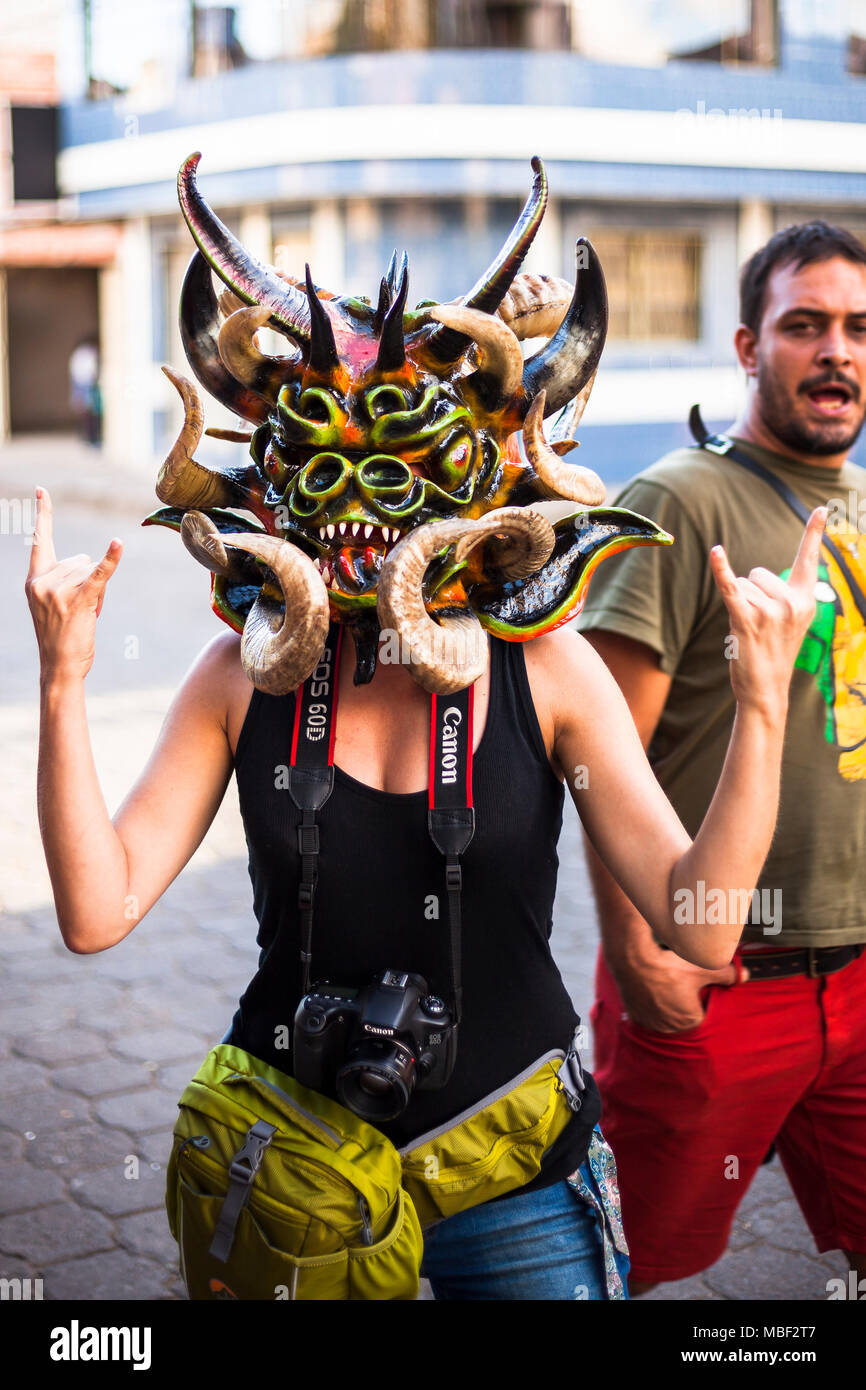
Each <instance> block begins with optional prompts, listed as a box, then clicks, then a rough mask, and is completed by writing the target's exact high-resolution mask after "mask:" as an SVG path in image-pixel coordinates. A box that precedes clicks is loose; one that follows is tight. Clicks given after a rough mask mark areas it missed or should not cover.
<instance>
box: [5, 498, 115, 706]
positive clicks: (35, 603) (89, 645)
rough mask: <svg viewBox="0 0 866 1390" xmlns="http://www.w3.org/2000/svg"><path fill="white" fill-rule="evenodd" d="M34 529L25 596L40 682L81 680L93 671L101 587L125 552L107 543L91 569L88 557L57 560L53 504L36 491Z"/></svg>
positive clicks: (101, 596) (75, 556) (112, 542)
mask: <svg viewBox="0 0 866 1390" xmlns="http://www.w3.org/2000/svg"><path fill="white" fill-rule="evenodd" d="M36 501H37V510H36V529H35V531H34V533H33V548H32V550H31V552H30V568H29V570H28V571H27V579H26V580H25V583H24V592H25V593H26V595H27V602H28V604H29V605H30V612H31V615H32V617H33V625H34V627H35V629H36V640H37V642H38V643H39V660H40V665H41V670H42V677H43V680H44V679H45V678H46V677H47V676H51V677H52V678H54V677H60V678H63V679H65V678H67V677H71V678H77V679H80V680H83V679H84V677H85V676H86V675H87V673H88V671H89V670H90V668H91V666H92V665H93V656H94V646H95V634H96V619H97V618H98V617H99V614H100V613H101V611H102V603H103V599H104V598H105V586H106V585H107V583H108V581H109V579H110V578H111V576H112V575H113V574H114V571H115V570H116V569H117V565H118V561H119V560H120V555H121V551H122V549H123V546H122V544H121V542H120V541H119V540H113V541H111V543H110V545H109V547H108V549H107V551H106V552H105V554H104V555H103V557H102V559H101V560H98V561H97V562H96V563H95V564H94V562H93V561H92V560H91V558H90V556H89V555H72V556H70V557H69V559H67V560H58V559H57V556H56V555H55V553H54V537H53V530H52V510H51V498H50V497H49V495H48V493H47V492H46V491H45V489H44V488H37V489H36Z"/></svg>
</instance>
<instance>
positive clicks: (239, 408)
mask: <svg viewBox="0 0 866 1390" xmlns="http://www.w3.org/2000/svg"><path fill="white" fill-rule="evenodd" d="M223 293H224V294H228V290H225V291H223ZM220 298H222V296H220ZM232 298H234V296H232ZM218 322H219V315H218V312H217V297H216V295H215V294H214V288H213V280H212V278H211V269H210V266H209V265H208V263H207V261H206V260H205V258H204V256H203V255H202V254H201V252H200V251H196V252H195V254H194V255H193V258H192V260H191V261H190V263H189V265H188V266H187V270H186V274H185V276H184V279H183V288H182V289H181V292H180V316H179V325H180V338H181V342H182V343H183V350H184V352H185V353H186V358H187V361H188V362H189V365H190V366H191V367H192V369H193V372H194V373H195V375H196V377H197V379H198V380H199V381H200V382H201V384H202V386H203V387H204V389H205V390H206V391H207V392H208V393H209V394H210V395H211V396H213V397H214V399H215V400H218V401H219V403H220V405H224V406H225V407H226V409H227V410H230V411H231V412H232V414H233V415H240V416H242V417H243V418H244V419H245V420H250V421H251V422H252V423H253V424H256V425H262V424H264V422H265V420H266V419H267V418H268V403H267V401H266V400H264V399H263V397H261V396H258V395H256V394H255V393H254V392H253V391H249V390H247V388H246V387H244V386H241V385H240V384H239V383H238V382H237V381H235V379H234V377H233V376H231V375H230V374H229V373H228V372H227V371H226V369H225V367H224V366H223V363H222V361H221V359H220V355H219V348H218V344H217V324H218Z"/></svg>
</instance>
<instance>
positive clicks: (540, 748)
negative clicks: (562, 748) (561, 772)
mask: <svg viewBox="0 0 866 1390" xmlns="http://www.w3.org/2000/svg"><path fill="white" fill-rule="evenodd" d="M490 647H491V656H490V672H491V685H492V686H494V687H495V693H494V691H491V697H490V711H489V714H488V718H490V719H491V721H492V728H491V730H490V733H491V740H490V741H491V744H492V745H493V746H496V747H500V748H503V747H505V748H507V747H508V741H509V736H510V737H511V738H512V739H513V737H514V735H515V733H516V734H518V736H519V737H520V739H521V741H522V742H523V744H524V746H525V748H526V751H527V752H528V753H529V754H530V756H531V757H532V758H533V759H534V760H535V761H537V762H540V763H543V764H544V766H545V767H547V768H549V769H550V771H551V772H552V771H553V769H552V768H551V767H550V759H549V758H548V756H547V748H546V747H545V743H544V737H543V735H542V732H541V725H540V724H539V722H538V715H537V714H536V712H535V704H534V703H533V699H532V691H531V689H530V686H529V677H528V676H527V674H526V658H525V656H524V654H523V643H522V642H505V641H503V639H502V638H501V637H491V639H490Z"/></svg>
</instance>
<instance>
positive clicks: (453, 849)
mask: <svg viewBox="0 0 866 1390" xmlns="http://www.w3.org/2000/svg"><path fill="white" fill-rule="evenodd" d="M474 707H475V687H474V686H472V685H470V686H469V687H468V688H467V689H466V690H458V691H457V692H456V693H455V694H454V695H443V696H439V695H433V696H431V704H430V774H429V779H428V810H427V829H428V830H429V832H430V838H431V840H432V841H433V843H434V845H435V846H436V848H437V849H438V850H439V852H440V854H443V855H444V856H445V888H446V891H447V894H448V921H449V923H450V931H451V936H450V949H451V984H452V991H453V996H454V998H453V1005H454V1021H455V1023H456V1024H459V1023H460V1018H461V1016H462V1013H463V972H462V965H461V949H460V935H461V930H462V925H461V919H460V893H461V891H462V888H463V868H462V865H461V863H460V856H461V854H464V853H465V851H466V850H467V849H468V848H469V844H470V841H471V840H472V836H473V835H474V834H475V808H474V806H473V805H472V745H473V741H474V740H473V736H472V720H473V712H474Z"/></svg>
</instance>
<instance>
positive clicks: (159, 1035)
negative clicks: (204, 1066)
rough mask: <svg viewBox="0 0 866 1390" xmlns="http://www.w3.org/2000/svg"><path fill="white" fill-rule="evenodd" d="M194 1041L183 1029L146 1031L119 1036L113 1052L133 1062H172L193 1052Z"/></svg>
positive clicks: (191, 1035)
mask: <svg viewBox="0 0 866 1390" xmlns="http://www.w3.org/2000/svg"><path fill="white" fill-rule="evenodd" d="M196 1041H197V1039H196V1037H195V1034H194V1033H192V1034H191V1033H190V1031H189V1030H187V1029H185V1028H184V1029H181V1028H161V1029H147V1030H144V1031H141V1032H131V1033H124V1034H123V1035H122V1036H119V1037H118V1038H117V1039H116V1040H115V1042H114V1051H115V1052H117V1053H119V1055H120V1056H121V1057H130V1058H131V1059H132V1060H133V1061H154V1062H173V1061H176V1060H178V1059H182V1058H184V1057H188V1056H189V1055H190V1053H191V1052H194V1051H195V1043H196ZM205 1051H207V1047H205Z"/></svg>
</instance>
